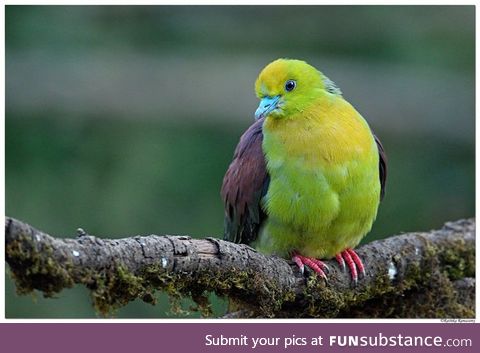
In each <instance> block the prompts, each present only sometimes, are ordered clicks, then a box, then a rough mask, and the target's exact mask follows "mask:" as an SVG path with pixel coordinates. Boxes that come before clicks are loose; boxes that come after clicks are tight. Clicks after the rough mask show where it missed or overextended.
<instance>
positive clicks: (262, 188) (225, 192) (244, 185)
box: [221, 119, 270, 244]
mask: <svg viewBox="0 0 480 353" xmlns="http://www.w3.org/2000/svg"><path fill="white" fill-rule="evenodd" d="M262 125H263V119H259V120H257V121H256V122H255V123H254V124H253V125H252V126H250V127H249V128H248V130H247V131H245V133H244V134H243V135H242V137H241V138H240V142H239V143H238V145H237V148H236V149H235V153H234V155H233V161H232V163H231V164H230V166H229V167H228V170H227V172H226V174H225V176H224V178H223V185H222V190H221V196H222V199H223V202H224V206H225V224H224V239H225V240H229V241H232V242H235V243H245V244H250V243H251V242H253V241H254V240H255V239H256V238H257V236H258V232H259V230H260V227H261V226H262V223H263V221H264V220H265V218H266V214H265V212H264V211H263V209H262V206H261V200H262V197H263V196H264V195H265V194H266V193H267V189H268V184H269V181H270V178H269V176H268V174H267V168H266V165H265V156H264V154H263V150H262V140H263V133H262Z"/></svg>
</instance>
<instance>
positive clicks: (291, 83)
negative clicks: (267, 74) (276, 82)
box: [285, 80, 297, 92]
mask: <svg viewBox="0 0 480 353" xmlns="http://www.w3.org/2000/svg"><path fill="white" fill-rule="evenodd" d="M296 86H297V83H296V82H295V81H294V80H288V81H287V82H285V90H286V91H287V92H290V91H293V89H294V88H295V87H296Z"/></svg>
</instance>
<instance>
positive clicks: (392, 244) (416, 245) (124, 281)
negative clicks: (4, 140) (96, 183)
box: [5, 217, 475, 317]
mask: <svg viewBox="0 0 480 353" xmlns="http://www.w3.org/2000/svg"><path fill="white" fill-rule="evenodd" d="M5 242H6V261H7V263H8V264H9V266H10V270H11V274H12V276H13V278H14V280H15V282H16V285H17V291H18V292H19V293H21V294H25V293H29V292H31V291H33V290H34V289H37V290H40V291H42V292H43V293H44V295H45V296H47V297H48V296H52V295H53V294H55V293H58V292H60V291H61V290H62V289H64V288H69V287H72V286H73V285H74V284H77V283H79V284H83V285H85V286H86V287H88V288H89V289H90V290H91V292H92V298H93V303H94V306H95V308H96V309H97V310H98V311H99V312H100V313H101V314H103V315H106V314H108V313H111V312H112V310H114V309H116V308H119V307H121V306H123V305H126V304H127V303H128V302H130V301H132V300H134V299H136V298H141V299H143V300H144V301H146V302H151V303H154V301H155V296H154V292H155V291H156V290H162V291H165V292H167V293H168V294H170V295H171V296H173V297H176V298H178V297H181V296H190V297H192V298H193V300H195V301H196V302H197V304H198V306H199V308H200V309H201V310H202V312H203V313H204V314H205V315H208V314H209V305H208V300H207V296H206V295H207V294H208V293H209V292H214V293H216V294H217V295H220V296H226V297H229V298H230V300H231V301H232V302H233V304H234V305H232V307H233V306H235V307H237V308H238V312H236V313H235V312H234V313H230V314H229V317H238V316H242V317H474V315H475V313H474V307H475V305H474V303H475V300H474V292H475V280H474V278H473V277H475V220H474V219H468V220H459V221H456V222H449V223H446V224H445V226H444V227H443V228H442V229H440V230H435V231H431V232H428V233H419V232H415V233H408V234H402V235H398V236H394V237H390V238H387V239H384V240H380V241H374V242H371V243H369V244H367V245H364V246H362V247H360V248H359V249H358V254H359V256H360V257H361V258H362V259H363V261H364V263H365V264H366V265H367V274H366V277H365V278H363V279H361V280H360V282H359V284H358V285H357V286H356V287H353V286H352V284H351V280H350V277H349V274H348V273H344V272H342V271H340V269H339V268H338V266H337V265H336V264H335V263H334V261H327V264H328V265H329V267H330V269H331V270H330V273H329V280H328V283H325V282H324V281H323V280H321V279H318V278H317V277H316V276H309V277H307V278H305V277H304V276H303V275H302V274H301V273H299V271H298V270H297V268H296V267H295V266H294V265H293V264H292V263H290V262H288V261H285V260H284V259H281V258H279V257H275V256H265V255H263V254H261V253H259V252H257V251H255V250H254V249H252V248H250V247H248V246H245V245H238V244H233V243H230V242H226V241H222V240H218V239H214V238H206V239H192V238H190V237H187V236H157V235H149V236H135V237H130V238H124V239H100V238H97V237H94V236H92V235H88V234H86V233H84V232H83V231H79V233H78V235H77V237H76V238H75V239H61V238H54V237H52V236H50V235H47V234H45V233H43V232H40V231H38V230H36V229H34V228H33V227H31V226H30V225H28V224H26V223H23V222H21V221H18V220H16V219H13V218H8V217H7V218H6V223H5Z"/></svg>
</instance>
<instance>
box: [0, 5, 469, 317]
mask: <svg viewBox="0 0 480 353" xmlns="http://www.w3.org/2000/svg"><path fill="white" fill-rule="evenodd" d="M474 12H475V8H474V6H434V7H432V6H415V7H412V6H339V7H336V6H314V7H305V6H288V7H282V6H275V7H253V6H228V7H227V6H216V7H213V6H183V7H180V6H153V7H151V6H135V7H131V6H95V7H91V6H7V7H6V14H5V17H6V122H5V125H6V141H5V143H6V212H7V215H9V216H13V217H15V218H18V219H21V220H24V221H26V222H28V223H30V224H32V225H34V226H35V227H37V228H38V229H41V230H43V231H45V232H48V233H50V234H52V235H57V236H66V237H72V236H74V234H75V229H76V228H78V227H82V228H84V229H86V230H87V231H88V232H89V233H91V234H95V235H98V236H102V237H113V236H128V235H135V234H151V233H155V234H189V235H192V236H196V237H205V236H216V237H220V236H221V234H222V226H223V206H222V202H221V200H220V197H219V189H220V185H221V182H222V178H223V173H224V172H225V170H226V168H227V166H228V164H229V162H230V160H231V158H232V154H233V149H234V147H235V145H236V143H237V142H238V138H239V136H240V135H241V133H242V132H243V131H244V130H245V129H246V128H247V127H248V126H249V124H251V123H252V122H253V112H254V111H255V108H256V106H257V103H258V102H257V99H256V98H255V96H254V93H253V83H254V80H255V78H256V76H257V74H258V73H259V71H260V70H261V69H262V68H263V67H264V66H265V65H266V64H267V63H269V62H270V61H272V60H274V59H276V58H278V57H290V58H300V59H304V60H306V61H308V62H309V63H311V64H312V65H314V66H316V67H317V68H319V69H321V70H322V71H323V72H324V73H325V74H326V75H328V76H329V77H330V78H331V79H332V80H334V81H335V82H336V83H337V84H338V85H339V86H340V87H341V88H342V90H343V92H344V96H345V97H346V98H347V99H348V100H349V101H350V102H351V103H352V104H353V105H354V106H355V107H356V108H357V109H358V110H359V111H360V112H361V113H362V114H363V115H364V117H365V118H366V119H367V120H368V121H369V123H370V125H371V126H372V128H373V129H374V130H375V132H376V133H377V135H379V136H380V137H381V139H382V141H383V143H384V146H385V148H386V150H387V153H388V156H389V168H390V169H389V179H388V184H387V195H386V198H385V200H384V202H383V203H382V205H381V208H380V212H379V216H378V220H377V222H376V223H375V225H374V228H373V230H372V232H371V233H370V234H369V235H368V236H367V238H366V239H365V241H367V242H368V241H371V240H373V239H378V238H382V237H385V236H389V235H393V234H397V233H399V232H404V231H412V230H428V229H432V228H437V227H440V226H441V225H442V224H443V223H444V222H445V221H448V220H455V219H458V218H462V217H472V216H473V215H474V212H475V209H474V193H475V186H474V170H475V165H474V163H475V162H474V143H475V135H474V127H475V118H474V88H475V87H474V85H475V80H474V65H475V56H474V55H475V51H474V49H475V47H474V34H475V18H474ZM6 267H7V273H8V266H6ZM213 300H214V310H215V313H216V314H221V313H222V311H223V310H224V309H225V307H226V303H225V301H224V300H222V299H216V298H214V299H213ZM188 305H189V303H188V301H185V306H186V308H188ZM168 311H169V305H168V298H166V297H165V296H164V295H161V294H160V295H159V304H158V305H157V306H155V307H152V306H150V305H148V304H145V303H142V302H140V301H136V302H133V303H131V304H130V305H128V306H126V307H124V308H122V309H120V310H119V311H118V312H117V313H116V315H115V316H116V317H168V316H171V315H172V314H169V312H168ZM6 315H7V317H9V318H13V317H18V318H32V317H43V318H52V317H56V318H81V317H96V314H95V312H94V311H93V309H92V306H91V302H90V298H89V295H88V292H87V290H85V289H84V288H80V287H76V288H73V289H71V290H65V291H63V292H61V293H60V294H58V296H57V298H55V299H43V298H42V296H41V294H39V293H37V294H36V295H34V296H18V295H16V294H15V286H14V284H13V282H12V281H11V280H10V278H9V277H8V276H7V279H6ZM194 316H195V315H194Z"/></svg>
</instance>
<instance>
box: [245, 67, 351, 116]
mask: <svg viewBox="0 0 480 353" xmlns="http://www.w3.org/2000/svg"><path fill="white" fill-rule="evenodd" d="M255 93H256V95H257V97H258V98H260V99H261V101H260V105H259V107H258V109H257V110H256V112H255V118H256V119H260V118H262V117H266V116H269V115H270V116H272V117H275V118H282V117H290V116H292V115H293V114H295V113H298V112H301V111H303V110H304V109H305V108H307V107H308V106H309V105H310V104H312V102H314V101H315V99H316V98H318V97H320V96H322V95H326V94H335V95H341V94H342V93H341V91H340V90H339V89H338V87H336V86H335V84H334V83H333V82H332V81H330V80H329V79H328V78H327V77H326V76H325V75H323V74H322V73H321V72H320V71H318V70H317V69H315V68H314V67H313V66H311V65H309V64H307V63H306V62H305V61H301V60H291V59H277V60H275V61H274V62H272V63H270V64H268V65H267V66H266V67H265V68H264V69H263V70H262V72H260V75H259V76H258V78H257V81H256V82H255Z"/></svg>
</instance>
